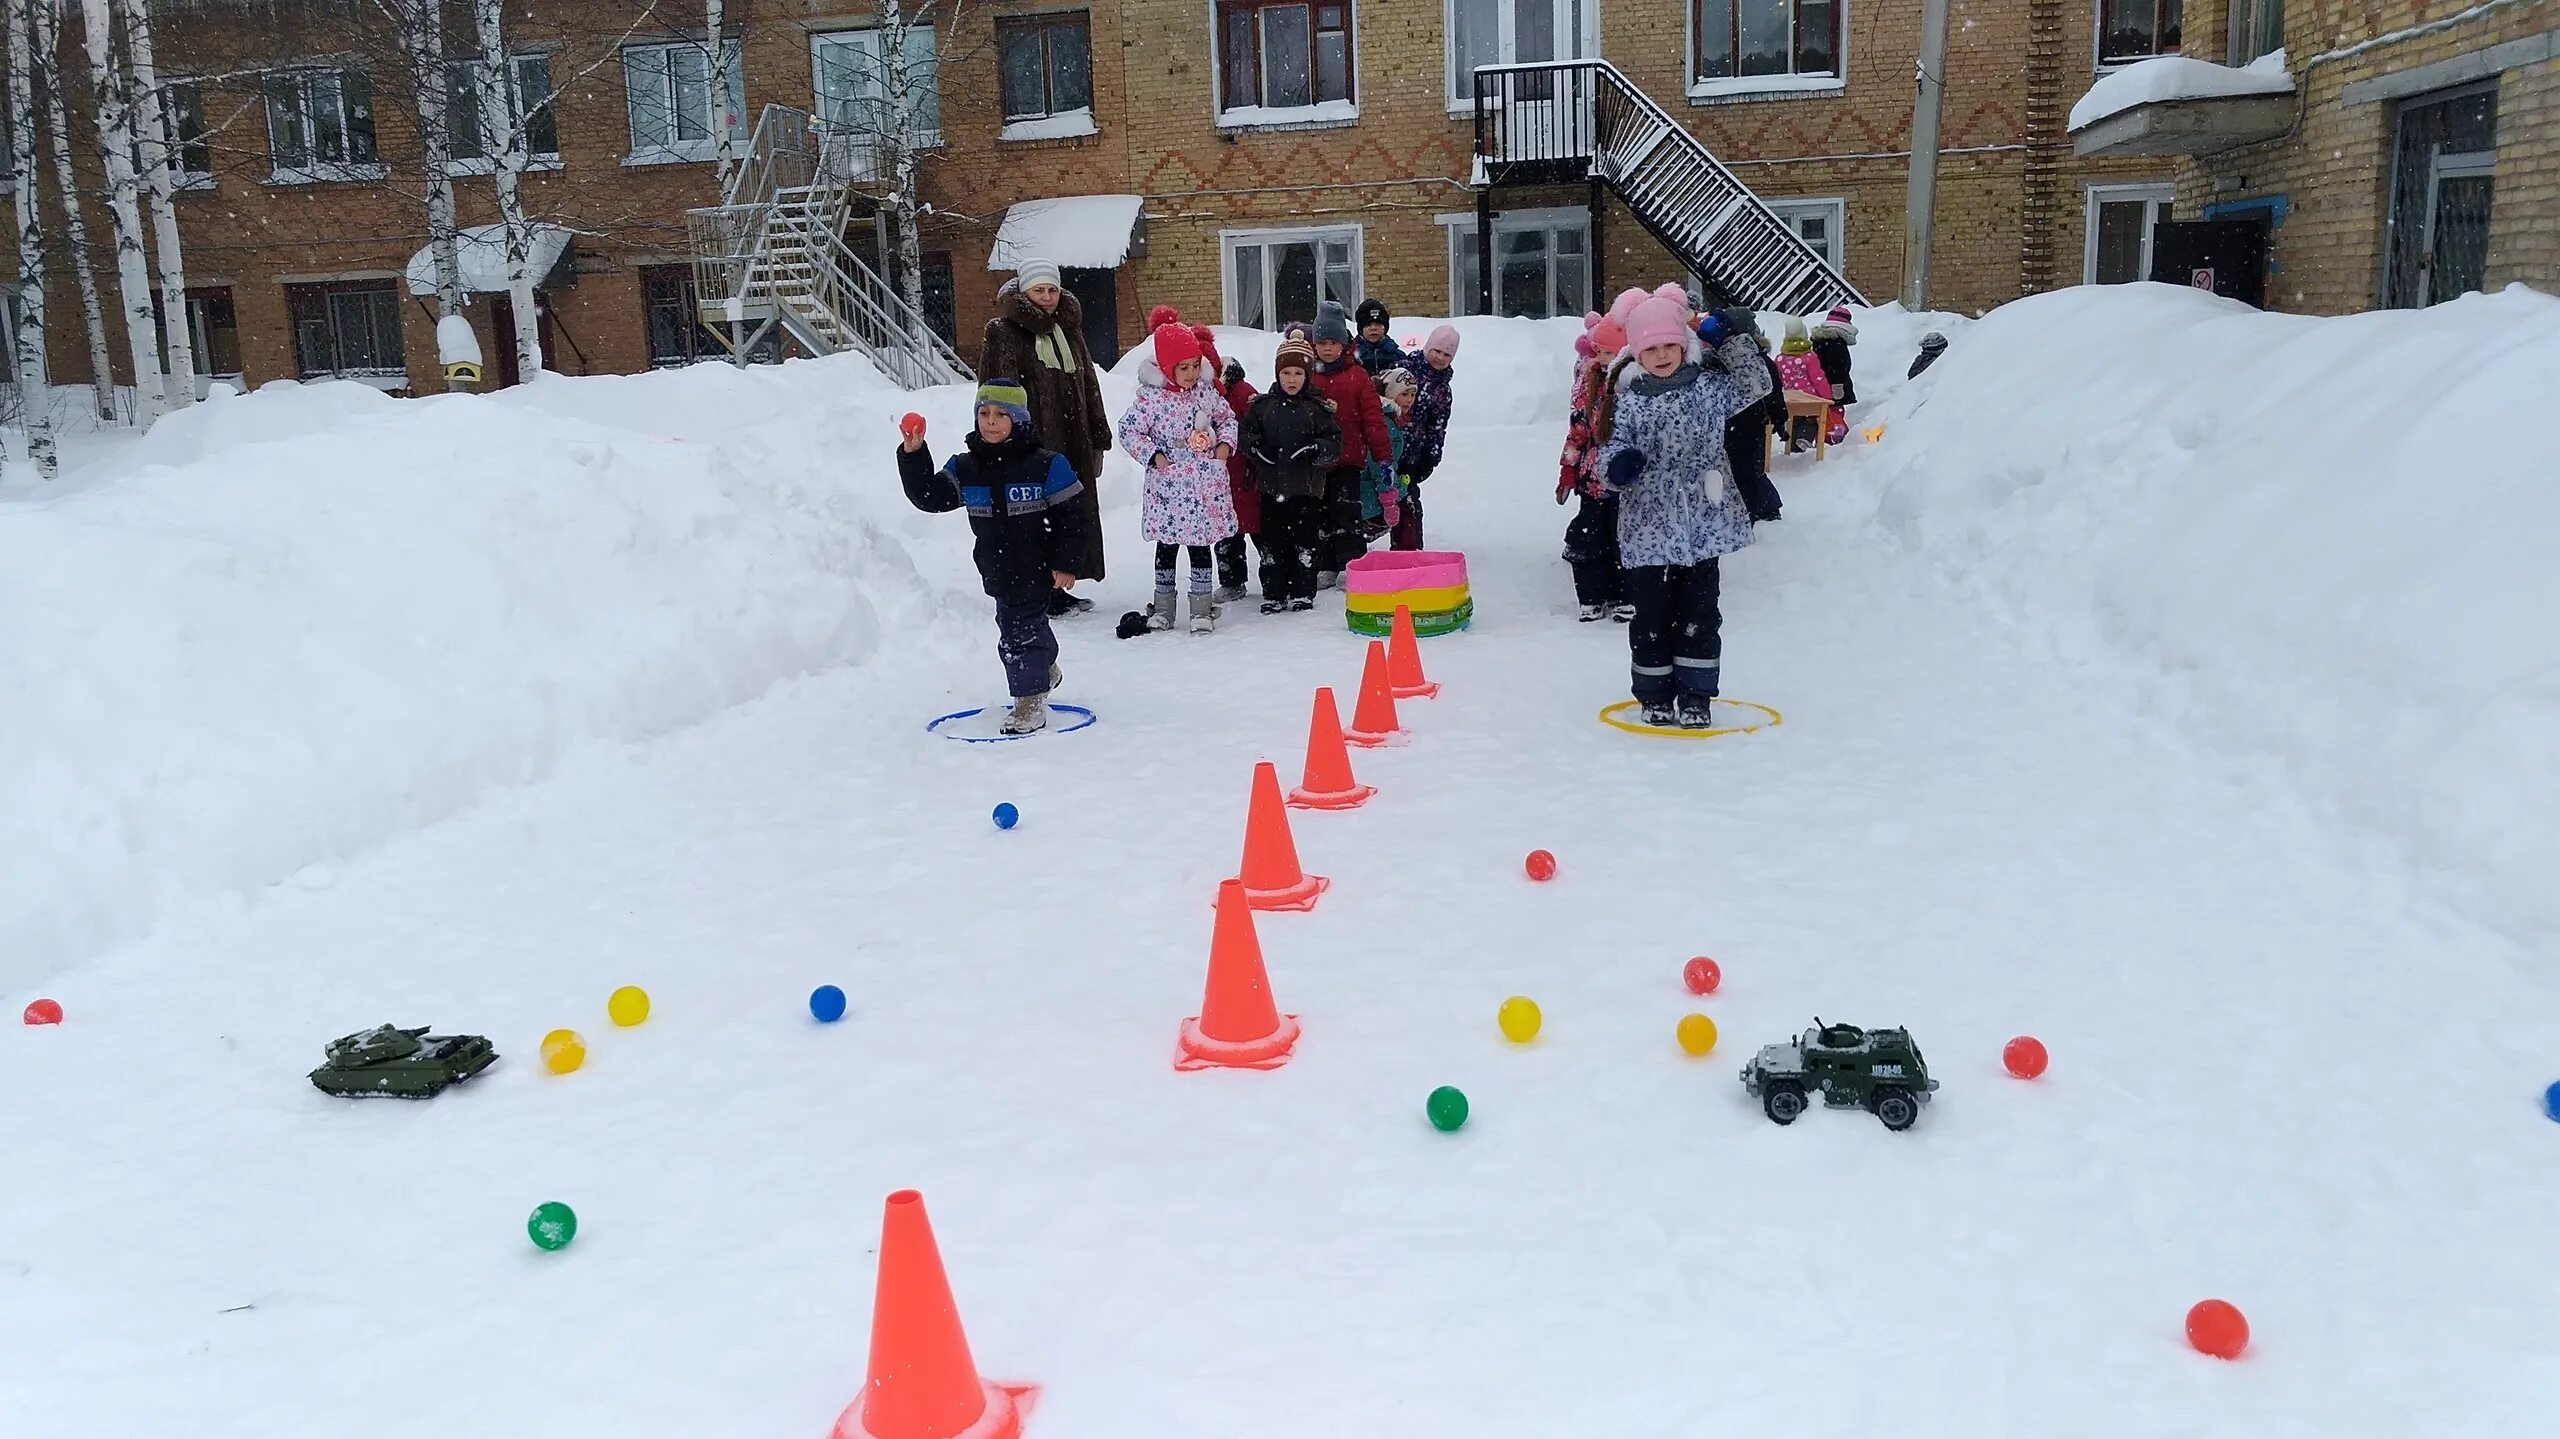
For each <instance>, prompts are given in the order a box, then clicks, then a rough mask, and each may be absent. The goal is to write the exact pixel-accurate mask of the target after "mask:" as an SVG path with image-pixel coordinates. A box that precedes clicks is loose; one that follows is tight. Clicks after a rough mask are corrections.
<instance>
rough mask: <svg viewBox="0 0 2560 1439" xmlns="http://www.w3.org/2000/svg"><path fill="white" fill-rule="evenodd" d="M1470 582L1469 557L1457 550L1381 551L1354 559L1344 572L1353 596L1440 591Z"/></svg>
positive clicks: (1344, 578) (1344, 579)
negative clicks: (1410, 591) (1406, 591)
mask: <svg viewBox="0 0 2560 1439" xmlns="http://www.w3.org/2000/svg"><path fill="white" fill-rule="evenodd" d="M1466 582H1467V557H1466V556H1465V555H1463V554H1460V553H1459V552H1458V551H1456V550H1381V551H1379V552H1378V553H1376V554H1370V555H1362V556H1361V557H1360V558H1358V559H1356V560H1353V561H1352V562H1351V565H1350V567H1349V568H1347V569H1345V570H1344V571H1343V572H1342V588H1343V589H1344V590H1346V591H1348V592H1349V593H1352V594H1361V595H1378V594H1393V593H1395V592H1397V591H1399V590H1425V589H1441V588H1446V587H1449V586H1455V585H1463V584H1465V583H1466Z"/></svg>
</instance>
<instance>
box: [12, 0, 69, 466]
mask: <svg viewBox="0 0 2560 1439" xmlns="http://www.w3.org/2000/svg"><path fill="white" fill-rule="evenodd" d="M8 9H9V16H8V20H9V113H10V114H12V115H15V116H18V117H20V118H19V123H18V124H17V125H16V126H14V127H12V128H11V130H10V132H9V173H10V174H12V175H15V176H17V177H18V184H17V195H16V197H15V198H16V200H17V204H18V353H17V356H16V359H17V366H16V368H17V374H18V409H19V411H20V413H21V415H22V417H23V418H22V419H21V420H20V421H19V423H20V424H21V425H22V426H24V428H25V429H26V432H27V458H28V459H30V460H32V461H34V462H35V467H36V475H37V477H38V478H40V479H46V480H50V479H52V478H53V477H54V476H55V475H56V474H58V473H60V472H61V462H60V461H59V460H58V459H56V458H55V456H54V452H53V404H52V401H53V388H52V385H51V383H50V381H49V379H48V377H47V375H46V373H45V364H44V360H45V356H44V219H43V217H42V216H41V215H40V214H39V213H38V210H37V205H36V135H35V113H36V97H35V82H34V79H33V77H34V74H35V69H34V64H35V55H34V45H33V42H32V41H31V39H30V32H31V31H32V29H33V28H34V25H35V17H34V16H33V15H31V14H30V13H28V10H27V6H26V5H25V4H23V3H16V0H12V3H9V6H8Z"/></svg>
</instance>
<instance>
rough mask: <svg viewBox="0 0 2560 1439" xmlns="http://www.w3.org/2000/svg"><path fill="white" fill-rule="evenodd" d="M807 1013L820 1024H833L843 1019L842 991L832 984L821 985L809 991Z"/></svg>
mask: <svg viewBox="0 0 2560 1439" xmlns="http://www.w3.org/2000/svg"><path fill="white" fill-rule="evenodd" d="M809 1012H810V1013H811V1014H814V1015H816V1016H817V1017H818V1022H819V1023H820V1024H833V1023H835V1022H836V1021H837V1020H839V1019H842V1018H844V991H843V990H841V989H838V988H836V987H835V986H834V985H832V984H822V985H819V986H818V987H817V988H816V989H813V990H810V991H809Z"/></svg>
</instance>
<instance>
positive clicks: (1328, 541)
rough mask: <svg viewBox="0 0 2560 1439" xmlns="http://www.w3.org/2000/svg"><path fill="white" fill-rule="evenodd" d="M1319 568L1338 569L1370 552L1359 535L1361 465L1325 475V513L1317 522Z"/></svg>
mask: <svg viewBox="0 0 2560 1439" xmlns="http://www.w3.org/2000/svg"><path fill="white" fill-rule="evenodd" d="M1317 525H1318V529H1319V533H1318V536H1317V541H1316V568H1317V569H1318V570H1324V571H1332V572H1339V571H1340V570H1342V568H1343V567H1344V566H1346V565H1348V564H1350V563H1351V562H1352V561H1353V560H1356V559H1358V558H1360V557H1361V556H1362V555H1365V554H1367V553H1369V542H1368V541H1367V540H1366V539H1363V538H1362V537H1361V535H1360V467H1359V466H1357V465H1353V466H1350V467H1348V468H1345V469H1339V470H1332V471H1328V472H1327V473H1326V475H1325V477H1324V513H1323V516H1322V518H1321V519H1319V520H1318V522H1317Z"/></svg>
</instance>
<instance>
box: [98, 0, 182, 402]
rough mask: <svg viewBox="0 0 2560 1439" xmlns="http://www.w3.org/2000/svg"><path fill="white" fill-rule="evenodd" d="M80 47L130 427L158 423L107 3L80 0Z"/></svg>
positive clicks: (138, 212)
mask: <svg viewBox="0 0 2560 1439" xmlns="http://www.w3.org/2000/svg"><path fill="white" fill-rule="evenodd" d="M80 17H81V36H80V38H81V42H82V45H83V46H84V47H85V48H86V49H87V51H88V52H89V80H90V83H91V84H92V85H94V86H96V87H97V93H98V148H99V149H100V150H101V151H103V152H104V154H105V159H106V162H107V214H108V216H109V218H111V219H112V220H114V222H115V234H116V290H117V299H118V301H119V302H120V303H121V304H122V305H123V306H124V337H125V348H126V349H127V350H129V351H130V352H131V353H132V355H133V422H134V423H135V424H136V425H139V426H141V427H142V428H144V429H149V428H150V427H151V422H152V421H154V420H156V419H158V418H160V415H161V412H162V408H163V406H162V400H163V396H162V395H161V393H160V350H159V347H158V346H157V345H155V344H154V343H152V331H153V329H154V325H153V322H152V318H151V266H150V264H149V263H148V260H147V258H146V257H145V255H144V254H143V250H142V182H141V180H140V178H139V177H137V176H136V175H135V174H134V173H133V152H134V147H135V146H136V145H137V144H139V143H140V141H141V134H140V131H139V129H138V127H136V126H135V124H134V118H133V86H132V85H131V83H130V82H129V81H128V79H127V77H126V75H125V73H124V67H123V66H122V65H120V64H118V63H117V62H116V59H115V56H114V55H113V54H112V53H111V51H110V49H109V41H110V40H111V39H112V37H113V35H114V32H115V13H114V11H113V10H112V9H110V8H109V5H108V0H80Z"/></svg>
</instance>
